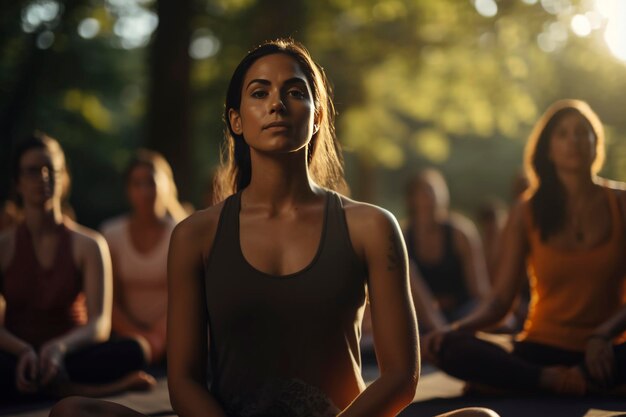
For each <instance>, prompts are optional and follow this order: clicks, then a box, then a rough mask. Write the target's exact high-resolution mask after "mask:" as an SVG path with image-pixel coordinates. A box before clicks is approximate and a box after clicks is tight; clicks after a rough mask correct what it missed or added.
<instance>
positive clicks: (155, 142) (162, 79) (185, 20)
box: [144, 0, 193, 199]
mask: <svg viewBox="0 0 626 417" xmlns="http://www.w3.org/2000/svg"><path fill="white" fill-rule="evenodd" d="M191 3H192V1H191V0H178V1H169V0H159V1H158V2H157V13H158V16H159V26H158V28H157V30H156V34H155V39H154V41H153V43H152V49H151V60H150V72H151V80H150V92H149V96H148V97H149V101H148V115H147V126H146V137H145V140H144V143H145V145H146V146H147V147H149V148H151V149H154V150H156V151H159V152H161V153H162V154H163V155H164V156H165V157H166V158H167V160H168V161H169V162H170V164H171V165H172V169H173V170H174V175H175V179H176V183H177V184H178V186H179V190H180V195H181V197H182V198H183V199H189V198H190V197H191V192H192V190H193V184H192V181H193V169H192V166H193V164H192V160H191V149H192V143H191V128H190V120H191V117H190V116H191V86H190V69H191V59H190V57H189V43H190V40H191V28H190V22H191V11H192V7H191Z"/></svg>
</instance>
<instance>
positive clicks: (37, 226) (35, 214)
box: [24, 202, 63, 236]
mask: <svg viewBox="0 0 626 417" xmlns="http://www.w3.org/2000/svg"><path fill="white" fill-rule="evenodd" d="M24 222H25V223H26V227H28V230H30V232H31V234H32V235H33V236H36V235H39V234H42V233H46V232H49V231H51V230H54V229H56V227H58V226H59V225H60V224H61V223H63V213H62V212H61V203H60V202H59V203H51V204H50V205H46V206H45V207H33V206H28V205H26V206H25V207H24Z"/></svg>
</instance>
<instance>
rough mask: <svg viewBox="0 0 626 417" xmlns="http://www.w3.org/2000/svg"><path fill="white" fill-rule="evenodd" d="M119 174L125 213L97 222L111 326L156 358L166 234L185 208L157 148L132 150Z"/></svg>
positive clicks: (162, 333)
mask: <svg viewBox="0 0 626 417" xmlns="http://www.w3.org/2000/svg"><path fill="white" fill-rule="evenodd" d="M124 178H125V182H126V195H127V197H128V200H129V202H130V206H131V213H129V214H124V215H122V216H119V217H116V218H114V219H111V220H109V221H107V222H105V223H104V225H103V226H102V234H103V235H104V237H105V239H106V240H107V243H108V244H109V248H110V249H111V256H112V259H113V279H114V283H115V285H114V296H113V331H114V332H115V333H116V334H118V335H121V336H126V337H134V338H137V339H138V340H139V341H141V343H142V345H143V346H144V348H145V351H146V356H147V359H148V361H149V362H150V363H158V362H160V361H162V360H163V359H164V357H165V342H166V322H167V251H168V247H169V241H170V235H171V233H172V230H174V227H175V226H176V224H177V223H178V222H179V221H180V220H182V219H183V218H185V217H186V216H187V213H186V212H185V210H184V208H183V207H182V206H181V204H180V202H179V201H178V196H177V189H176V184H175V183H174V176H173V173H172V168H171V167H170V165H169V164H168V163H167V161H166V160H165V158H164V157H163V156H162V155H161V154H159V153H158V152H155V151H151V150H148V149H139V150H137V151H136V152H135V154H134V155H133V157H132V159H131V161H130V162H129V164H128V166H127V168H126V171H125V175H124Z"/></svg>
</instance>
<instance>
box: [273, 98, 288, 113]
mask: <svg viewBox="0 0 626 417" xmlns="http://www.w3.org/2000/svg"><path fill="white" fill-rule="evenodd" d="M286 110H287V107H286V106H285V103H284V102H283V98H282V97H281V96H280V95H279V94H276V95H275V96H274V97H273V99H272V102H271V104H270V113H284V112H285V111H286Z"/></svg>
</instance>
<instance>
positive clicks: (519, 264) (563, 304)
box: [425, 100, 626, 395]
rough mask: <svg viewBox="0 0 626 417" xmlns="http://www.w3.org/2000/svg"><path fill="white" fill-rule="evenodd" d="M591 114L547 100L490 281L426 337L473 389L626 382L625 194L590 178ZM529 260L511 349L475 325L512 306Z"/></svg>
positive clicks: (594, 157)
mask: <svg viewBox="0 0 626 417" xmlns="http://www.w3.org/2000/svg"><path fill="white" fill-rule="evenodd" d="M603 160H604V133H603V128H602V124H601V122H600V120H599V119H598V116H597V115H596V114H595V113H594V112H593V110H592V109H591V108H590V107H589V105H588V104H587V103H585V102H582V101H579V100H561V101H558V102H556V103H554V104H553V105H552V106H551V107H550V108H549V109H548V110H547V111H546V113H545V114H544V115H543V116H542V117H541V119H540V120H539V121H538V122H537V124H536V125H535V128H534V130H533V132H532V133H531V135H530V138H529V141H528V144H527V147H526V170H527V174H528V178H529V179H530V189H529V190H528V193H527V194H526V195H525V196H524V198H522V199H521V200H520V201H519V202H518V203H517V204H516V206H515V207H514V208H513V209H512V211H511V214H510V215H509V219H508V222H507V226H506V228H505V234H504V238H503V248H502V259H501V261H500V265H499V267H498V273H497V279H496V288H495V290H494V292H493V293H492V294H491V296H490V298H489V299H488V300H487V301H486V302H485V303H484V304H482V305H481V306H479V308H478V309H477V310H476V311H475V312H473V313H472V314H471V315H470V316H468V317H466V318H464V319H461V320H459V321H456V322H455V323H453V324H452V325H451V326H450V329H453V330H455V331H450V330H445V331H437V332H434V333H432V334H430V335H428V336H427V337H426V339H425V345H426V349H425V352H426V353H427V355H428V357H430V358H431V359H432V360H433V361H435V362H436V363H438V365H439V366H440V367H441V369H443V370H444V371H446V372H448V373H449V374H451V375H453V376H456V377H457V378H461V379H464V380H466V381H469V382H471V383H473V384H472V386H474V387H480V388H481V389H485V386H487V388H488V389H490V390H493V387H498V388H500V389H502V388H504V389H507V390H513V391H517V392H519V391H526V392H528V391H545V392H554V393H561V394H571V395H583V394H585V393H589V392H609V393H610V392H614V390H616V389H619V388H620V387H621V388H624V384H626V343H624V342H625V341H626V333H624V331H625V330H626V303H625V298H624V295H625V294H624V290H625V288H624V285H625V283H626V256H624V254H626V192H625V191H623V190H618V189H615V188H611V187H609V186H608V184H609V183H608V182H607V181H605V180H601V179H599V178H597V177H596V174H597V172H598V171H599V170H600V168H601V166H602V163H603ZM526 262H528V265H529V269H528V271H529V278H530V288H531V303H530V311H529V314H528V318H527V319H526V323H525V325H524V329H523V331H522V332H521V333H520V334H519V335H518V337H517V341H516V342H515V344H514V346H513V351H512V352H511V353H510V352H507V351H505V350H503V349H501V348H500V347H498V346H495V345H493V344H491V343H489V342H487V341H485V340H482V339H479V338H477V337H476V336H475V335H474V334H473V332H475V331H477V330H481V329H485V328H486V327H488V326H490V325H492V324H494V323H496V322H498V321H499V320H500V319H501V318H502V317H504V316H505V315H506V314H507V312H509V311H510V309H511V306H512V303H513V301H514V299H515V297H516V296H517V294H518V293H519V290H520V287H521V285H522V282H521V279H522V275H520V270H521V269H522V268H523V266H524V264H525V263H526Z"/></svg>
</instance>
